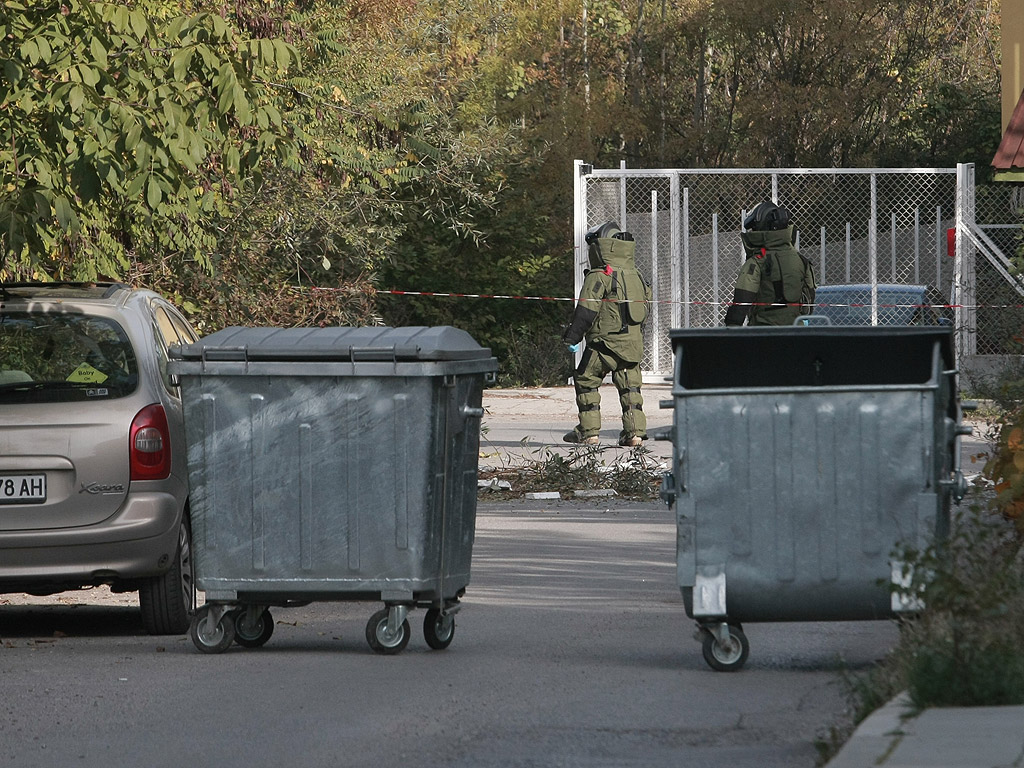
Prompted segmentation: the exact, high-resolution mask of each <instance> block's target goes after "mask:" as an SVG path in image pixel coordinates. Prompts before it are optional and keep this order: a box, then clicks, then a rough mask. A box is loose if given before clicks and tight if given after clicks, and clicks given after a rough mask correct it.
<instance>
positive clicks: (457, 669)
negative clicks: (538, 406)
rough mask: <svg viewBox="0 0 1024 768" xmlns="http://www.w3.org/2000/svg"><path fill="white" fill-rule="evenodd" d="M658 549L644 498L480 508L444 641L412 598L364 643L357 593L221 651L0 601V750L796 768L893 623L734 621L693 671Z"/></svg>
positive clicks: (256, 760)
mask: <svg viewBox="0 0 1024 768" xmlns="http://www.w3.org/2000/svg"><path fill="white" fill-rule="evenodd" d="M673 546H674V525H673V523H672V518H671V515H670V514H668V513H667V511H666V510H665V509H664V508H663V507H662V506H661V505H660V504H639V505H638V504H630V503H627V502H621V501H620V502H612V503H610V504H607V505H603V506H599V507H595V506H587V505H582V504H578V503H569V502H556V503H555V504H554V505H553V506H545V507H541V506H539V505H538V504H537V503H533V504H525V503H522V502H517V503H514V504H513V503H507V502H504V503H487V502H485V503H482V504H481V505H480V509H479V512H478V533H477V538H476V544H475V548H474V566H473V580H472V583H471V584H470V587H469V590H468V592H467V594H466V597H465V601H464V608H463V610H462V612H461V613H459V615H458V619H457V630H456V636H455V639H454V642H453V643H452V645H451V647H449V648H448V649H447V650H444V651H431V650H429V649H428V647H427V645H426V643H425V641H424V640H423V637H422V633H421V631H420V622H421V621H422V615H423V611H415V612H413V613H412V614H411V616H410V619H411V622H410V623H411V624H412V626H413V639H412V640H411V642H410V644H409V646H408V648H406V650H405V651H404V652H402V653H401V654H399V655H397V656H379V655H376V654H374V653H373V652H372V651H370V649H369V647H368V646H367V644H366V641H365V638H364V626H365V623H366V620H367V619H368V618H369V615H370V613H372V612H373V611H374V610H376V609H377V607H379V606H378V605H377V604H375V603H350V602H349V603H335V602H321V603H314V604H312V605H309V606H306V607H303V608H293V609H275V619H276V622H277V623H276V626H275V633H274V636H273V637H272V638H271V639H270V641H269V642H268V643H267V645H265V646H264V647H262V648H260V649H250V650H246V649H242V648H240V647H238V646H234V647H232V648H231V649H229V650H228V651H227V652H225V653H223V654H220V655H206V654H201V653H199V652H198V651H197V650H196V649H195V647H194V646H193V645H192V643H191V641H190V640H188V639H187V638H184V637H166V638H155V637H150V636H147V635H145V634H143V632H142V628H141V623H140V621H139V618H138V612H137V609H135V608H134V607H133V606H132V605H131V602H130V601H128V600H127V599H125V598H119V597H117V596H109V595H106V596H104V595H103V594H102V593H97V594H96V595H88V594H87V595H82V596H77V597H71V596H65V597H64V598H61V599H57V598H49V599H41V598H25V599H24V600H22V601H21V604H13V605H0V638H2V640H0V690H2V691H3V703H2V704H0V765H3V766H17V767H18V768H34V767H35V766H39V768H52V766H57V765H60V766H69V765H73V766H82V767H83V768H93V767H95V768H100V767H101V766H102V767H103V768H118V767H119V766H125V767H126V768H127V767H128V766H131V767H132V768H137V767H138V766H152V767H153V768H161V767H162V766H168V767H169V766H175V767H176V768H178V767H180V766H182V765H200V766H216V765H228V766H243V765H244V766H248V767H249V768H261V767H263V766H266V767H267V768H269V767H270V766H283V765H294V766H306V767H310V768H312V767H316V766H351V767H352V768H361V767H362V766H366V767H367V768H369V767H370V766H373V767H374V768H379V766H381V765H399V764H411V765H417V766H421V767H426V768H434V767H435V766H436V767H437V768H440V767H441V766H456V767H462V766H464V767H465V768H470V767H471V766H472V767H473V768H513V767H515V768H520V767H521V768H527V767H530V768H533V767H534V766H552V767H554V766H637V767H638V768H639V767H640V766H643V767H644V768H660V767H661V766H664V767H665V768H668V767H669V766H672V767H673V768H678V766H688V767H693V768H697V767H699V766H720V765H723V764H727V765H732V766H750V768H754V767H755V766H756V767H757V768H770V767H772V766H778V767H779V768H782V767H783V766H785V768H799V766H807V768H811V766H813V765H815V761H816V750H815V747H814V741H815V739H816V738H819V737H820V736H822V735H823V734H825V733H826V732H827V730H828V728H829V727H830V725H832V724H834V723H835V722H837V721H840V720H841V719H842V716H843V712H844V709H845V706H846V701H845V694H844V690H845V689H844V687H843V685H842V684H841V677H842V675H843V673H844V670H848V669H853V670H857V669H862V668H864V666H865V665H867V664H870V663H871V662H872V661H874V660H876V659H878V658H879V657H880V656H881V655H882V654H884V653H885V651H886V650H887V648H889V647H890V646H891V644H892V642H893V640H894V638H895V629H894V627H893V626H891V625H890V624H889V623H888V622H862V623H849V624H778V625H775V624H765V625H748V627H747V634H748V637H749V639H750V642H751V656H750V660H749V662H748V664H747V666H746V667H745V668H744V669H743V670H742V671H741V672H738V673H731V674H723V673H716V672H713V671H711V670H710V668H708V667H707V666H706V664H705V663H704V661H703V658H702V657H701V652H700V646H699V644H698V643H697V642H696V641H695V640H694V639H693V638H692V630H693V625H692V622H690V621H689V620H688V619H686V617H685V614H684V612H683V608H682V601H681V599H680V596H679V591H678V589H677V587H676V585H675V572H674V568H673V565H672V562H673ZM4 599H5V600H8V601H9V600H10V598H4ZM74 599H79V600H82V601H84V604H74V605H71V604H68V603H69V602H70V601H71V600H74Z"/></svg>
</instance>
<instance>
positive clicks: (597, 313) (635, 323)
mask: <svg viewBox="0 0 1024 768" xmlns="http://www.w3.org/2000/svg"><path fill="white" fill-rule="evenodd" d="M635 253H636V244H635V243H634V242H632V241H631V240H620V239H618V238H614V237H607V238H598V239H596V240H595V241H594V242H593V243H592V244H591V246H590V256H591V263H592V264H595V265H597V267H596V268H595V269H591V270H590V271H589V272H587V275H586V277H585V278H584V280H583V288H582V289H581V290H580V296H579V302H578V303H577V305H576V310H575V311H574V312H573V316H572V322H571V323H570V325H569V327H568V328H567V329H566V331H565V333H564V334H562V341H564V342H565V343H566V344H578V343H579V342H580V341H581V340H582V339H584V338H585V339H586V341H587V347H586V349H585V350H584V352H583V356H582V358H581V359H580V364H579V366H578V367H577V368H576V373H575V376H574V382H575V386H576V407H577V408H578V409H579V414H580V423H579V426H578V427H577V431H578V433H579V434H580V436H581V437H592V436H596V435H597V434H598V433H599V432H600V430H601V394H600V391H599V388H600V386H601V382H602V381H604V377H605V376H606V375H608V373H609V372H611V374H612V383H613V384H614V385H615V388H616V389H617V390H618V392H619V405H620V406H621V407H622V433H621V434H620V436H619V438H620V442H621V441H622V440H623V439H628V438H631V437H640V438H644V439H646V437H647V417H646V416H645V415H644V411H643V404H644V400H643V397H642V396H641V394H640V384H641V376H640V363H641V362H642V360H643V354H644V337H643V331H642V329H641V323H643V321H644V320H646V319H647V315H648V313H649V311H650V301H651V288H650V286H649V285H648V284H647V283H646V282H645V281H644V280H643V278H641V277H640V273H639V272H637V269H636V261H635V259H634V257H635Z"/></svg>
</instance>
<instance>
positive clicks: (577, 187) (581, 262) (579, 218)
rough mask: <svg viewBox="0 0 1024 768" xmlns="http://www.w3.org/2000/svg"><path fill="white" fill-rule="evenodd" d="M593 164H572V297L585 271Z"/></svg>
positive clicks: (580, 353)
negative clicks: (590, 175)
mask: <svg viewBox="0 0 1024 768" xmlns="http://www.w3.org/2000/svg"><path fill="white" fill-rule="evenodd" d="M592 168H593V166H590V165H587V164H586V163H584V162H583V161H582V160H576V161H575V162H574V163H573V166H572V207H573V218H574V219H575V226H574V227H573V294H572V295H573V297H574V298H575V297H576V296H579V295H580V289H581V288H583V278H584V277H585V275H586V271H587V262H588V259H587V244H586V236H587V230H586V228H587V176H588V175H589V174H590V171H591V170H592ZM582 356H583V352H582V351H579V352H577V353H576V354H575V356H574V361H573V367H574V368H575V367H576V366H577V365H579V362H580V358H581V357H582Z"/></svg>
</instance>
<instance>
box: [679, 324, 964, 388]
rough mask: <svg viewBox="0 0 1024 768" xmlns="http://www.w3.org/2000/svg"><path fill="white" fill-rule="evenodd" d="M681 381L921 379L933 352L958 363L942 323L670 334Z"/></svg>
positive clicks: (706, 384) (949, 365)
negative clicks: (679, 359)
mask: <svg viewBox="0 0 1024 768" xmlns="http://www.w3.org/2000/svg"><path fill="white" fill-rule="evenodd" d="M669 336H670V338H671V340H672V348H673V350H674V351H675V353H676V356H677V358H678V357H680V356H681V358H682V360H681V365H677V376H678V381H677V382H676V383H678V384H680V385H681V386H683V387H685V388H687V389H709V388H711V389H715V388H724V387H736V386H741V387H743V386H745V387H779V386H815V385H817V386H821V385H876V384H912V383H913V384H920V383H923V382H926V381H929V380H930V379H931V377H932V376H933V375H934V374H935V373H936V372H935V371H934V370H933V365H934V361H933V358H932V354H933V350H934V349H935V347H936V346H938V348H939V350H940V352H939V354H940V356H941V360H940V361H939V364H940V365H942V366H943V368H944V369H945V370H953V369H954V367H955V365H956V360H955V356H954V353H953V331H952V329H951V328H947V327H945V326H842V325H808V326H794V325H781V326H745V327H743V328H722V327H719V328H685V329H673V330H671V331H670V332H669Z"/></svg>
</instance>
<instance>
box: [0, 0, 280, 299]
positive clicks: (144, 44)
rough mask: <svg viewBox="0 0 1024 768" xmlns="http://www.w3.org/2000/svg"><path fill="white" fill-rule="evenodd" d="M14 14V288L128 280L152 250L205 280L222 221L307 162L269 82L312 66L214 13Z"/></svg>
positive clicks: (5, 108) (9, 42)
mask: <svg viewBox="0 0 1024 768" xmlns="http://www.w3.org/2000/svg"><path fill="white" fill-rule="evenodd" d="M148 8H149V6H148V5H147V4H144V3H138V2H137V3H129V4H122V3H116V4H115V3H106V2H97V1H96V0H46V1H42V2H40V1H37V0H33V2H18V1H17V0H12V1H10V2H7V3H5V5H4V11H3V16H2V17H0V37H2V38H3V40H4V42H5V45H4V47H3V49H2V50H3V54H2V65H3V76H2V80H0V133H2V136H3V141H2V142H0V166H2V168H3V178H2V186H0V238H2V239H0V242H2V258H3V259H4V268H5V269H6V271H7V273H8V274H17V275H28V276H41V275H48V276H51V277H58V278H77V279H90V278H93V277H95V276H96V275H97V274H105V275H108V276H118V275H121V274H124V273H125V272H126V271H127V269H128V267H129V256H130V255H131V254H132V253H134V251H135V250H136V248H137V247H138V246H139V242H138V241H139V240H142V241H146V240H149V241H151V242H152V243H153V244H155V245H158V246H161V247H164V248H169V249H174V250H178V251H182V252H187V253H189V254H190V256H191V257H192V258H194V259H196V260H197V261H198V262H199V263H201V264H206V263H207V262H206V254H207V252H208V247H209V245H210V243H211V242H212V240H213V236H212V233H211V232H210V231H209V230H207V229H205V228H204V223H206V222H208V221H209V219H210V214H212V213H214V212H217V211H219V210H222V209H223V208H224V206H225V204H226V202H227V201H229V200H230V199H231V197H232V195H233V194H234V189H235V185H236V184H237V183H238V181H239V180H240V179H244V178H245V177H246V176H248V175H250V174H252V173H255V172H257V171H258V170H259V169H260V164H261V161H262V160H263V158H265V157H268V156H273V157H274V158H275V160H276V161H277V162H279V163H282V164H284V165H294V164H295V163H296V159H297V149H298V146H297V144H296V142H295V140H294V137H293V135H292V134H291V132H290V131H289V130H288V127H287V126H286V125H285V124H284V123H283V121H282V116H281V112H280V110H279V109H278V107H277V106H276V104H275V100H274V98H273V92H272V91H271V89H270V88H269V87H268V86H267V84H266V83H267V82H268V81H270V80H272V79H273V78H274V77H276V76H278V75H279V74H280V73H283V72H285V71H286V70H288V69H289V68H290V67H293V66H294V65H295V64H296V63H297V55H296V51H295V49H294V48H293V47H292V46H290V45H288V44H286V43H284V42H282V41H273V40H253V41H242V40H239V39H238V37H237V36H236V34H235V32H234V30H233V29H232V27H231V26H230V25H228V24H227V23H226V22H225V21H224V19H223V18H222V17H221V16H219V15H216V14H212V13H199V14H196V15H192V16H176V17H173V18H163V17H161V16H160V15H159V14H151V13H148V12H147V10H148Z"/></svg>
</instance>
